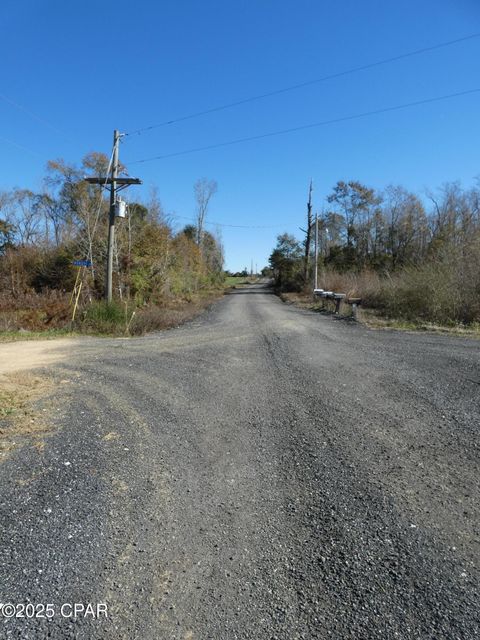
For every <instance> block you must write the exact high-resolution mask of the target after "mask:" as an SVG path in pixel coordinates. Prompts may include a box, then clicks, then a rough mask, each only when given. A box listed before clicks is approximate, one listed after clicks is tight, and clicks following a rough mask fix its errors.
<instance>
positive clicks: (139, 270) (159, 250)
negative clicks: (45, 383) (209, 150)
mask: <svg viewBox="0 0 480 640" xmlns="http://www.w3.org/2000/svg"><path fill="white" fill-rule="evenodd" d="M108 165H109V161H108V158H107V157H106V156H105V155H104V154H102V153H96V152H95V153H90V154H88V155H86V156H85V157H84V158H83V160H82V162H81V164H80V166H75V165H73V164H69V163H66V162H65V161H63V160H55V161H50V162H48V164H47V171H46V175H45V178H44V180H43V184H42V189H41V190H40V191H39V192H34V191H32V190H29V189H24V188H15V189H12V190H9V191H3V192H0V292H1V294H0V310H2V309H3V310H6V309H8V308H12V307H15V306H17V307H20V306H22V305H23V306H25V305H28V304H30V303H31V302H32V300H33V299H34V298H35V299H36V300H38V298H39V296H40V297H41V296H44V297H45V298H52V297H53V298H55V299H57V300H58V299H60V298H62V299H63V298H65V296H66V295H67V294H70V293H71V291H72V289H73V287H74V284H75V281H76V280H77V276H78V269H77V268H76V267H75V266H74V265H73V262H74V260H78V259H85V260H88V261H89V262H90V263H91V267H90V268H88V269H85V270H83V272H82V280H83V289H82V297H81V303H82V304H84V305H85V304H87V303H89V302H92V301H95V300H98V299H100V298H101V297H102V295H103V288H104V277H105V266H106V257H107V228H108V211H109V200H108V197H107V196H108V194H107V193H106V192H105V190H104V189H103V187H102V186H101V185H95V184H89V183H88V182H86V181H85V180H84V179H83V178H84V177H85V176H89V175H91V176H99V175H100V176H101V175H106V172H107V170H108ZM121 170H122V171H124V170H125V168H124V167H121ZM216 190H217V184H216V182H215V181H213V180H208V179H206V178H202V179H199V180H198V181H197V182H196V183H195V185H194V188H193V196H194V201H195V206H196V213H195V222H194V223H193V224H191V225H187V226H186V227H184V228H183V229H181V230H180V231H175V230H174V225H173V221H172V218H171V216H169V215H168V214H166V212H165V211H164V209H163V208H162V205H161V202H160V200H159V198H158V195H157V193H156V191H153V192H152V193H151V196H150V198H149V199H148V200H147V201H146V202H130V203H129V205H128V215H127V217H126V218H125V219H119V220H118V222H117V224H116V237H115V246H114V292H115V296H116V298H117V300H122V301H127V300H128V301H132V303H134V304H135V305H136V306H142V305H148V304H155V305H162V304H165V303H166V302H168V301H171V300H172V299H185V300H188V299H189V298H190V297H191V296H193V295H195V294H196V293H199V292H201V291H204V290H209V289H212V288H214V287H218V286H219V285H220V284H221V283H223V278H224V275H223V247H222V243H221V240H220V238H219V237H218V236H216V235H215V234H212V233H210V232H209V231H207V230H205V217H206V214H207V210H208V206H209V204H210V202H211V199H212V197H213V196H214V194H215V192H216Z"/></svg>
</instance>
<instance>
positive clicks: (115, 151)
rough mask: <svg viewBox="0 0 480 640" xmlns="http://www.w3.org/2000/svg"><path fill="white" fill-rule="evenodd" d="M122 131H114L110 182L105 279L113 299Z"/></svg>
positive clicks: (106, 287) (108, 295)
mask: <svg viewBox="0 0 480 640" xmlns="http://www.w3.org/2000/svg"><path fill="white" fill-rule="evenodd" d="M119 143H120V132H119V131H118V129H115V131H114V132H113V156H112V182H111V184H110V214H109V223H108V252H107V278H106V281H105V299H106V301H107V302H111V301H112V274H113V244H114V242H115V201H116V189H117V178H118V145H119Z"/></svg>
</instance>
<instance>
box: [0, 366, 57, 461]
mask: <svg viewBox="0 0 480 640" xmlns="http://www.w3.org/2000/svg"><path fill="white" fill-rule="evenodd" d="M52 386H53V382H52V381H51V380H50V379H48V378H45V377H40V376H38V375H33V374H31V373H29V372H23V371H22V372H16V373H11V374H7V375H4V376H2V377H1V378H0V461H1V460H4V459H5V458H6V457H7V456H8V454H9V452H11V451H12V450H13V449H15V448H16V447H18V446H21V445H22V444H25V443H27V442H30V443H33V445H34V446H35V447H37V448H38V449H39V450H41V449H43V447H44V437H45V435H46V434H47V433H49V432H50V430H51V428H50V426H49V425H48V422H47V420H46V417H45V416H44V415H43V412H41V411H40V410H39V409H38V407H37V406H36V402H37V401H38V400H39V399H40V398H42V397H44V396H45V395H46V394H48V392H49V391H50V389H51V388H52Z"/></svg>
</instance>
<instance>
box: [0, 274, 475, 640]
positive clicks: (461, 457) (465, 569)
mask: <svg viewBox="0 0 480 640" xmlns="http://www.w3.org/2000/svg"><path fill="white" fill-rule="evenodd" d="M479 348H480V345H479V343H478V342H475V341H473V340H464V339H459V338H447V337H442V336H436V335H421V334H415V335H413V334H406V333H397V332H381V331H370V330H367V329H365V328H364V327H362V326H357V325H353V324H351V323H348V322H344V321H338V320H335V319H333V318H328V317H322V316H320V315H318V314H314V313H312V312H308V311H302V310H299V309H296V308H293V307H290V306H287V305H284V304H283V303H281V302H280V301H279V300H278V299H277V298H276V297H275V296H274V295H272V294H271V292H270V291H269V290H268V289H266V288H263V287H260V286H252V287H250V288H248V289H240V290H236V291H234V292H233V293H232V294H231V295H228V296H226V297H225V298H224V299H223V300H222V301H220V302H219V303H217V304H216V305H215V306H214V307H213V308H212V309H211V310H210V311H209V312H207V313H205V314H204V315H203V316H201V317H200V318H197V319H196V320H195V321H193V322H191V323H189V324H187V325H184V326H183V327H181V328H179V329H175V330H172V331H168V332H164V333H161V334H156V335H151V336H149V337H146V338H142V339H135V340H93V339H92V340H86V341H83V342H82V341H80V342H79V347H78V352H77V353H76V354H73V353H72V355H71V358H70V359H69V361H64V362H63V363H61V364H57V365H55V366H54V367H53V368H51V369H50V371H51V372H52V373H53V375H55V376H56V379H58V380H59V381H60V380H65V379H68V380H70V381H71V383H70V384H61V385H60V384H59V385H58V389H57V399H56V400H55V402H54V403H53V405H52V408H51V412H52V413H53V414H54V416H55V417H54V420H55V424H56V431H55V433H54V434H53V435H51V436H50V437H49V438H48V439H47V440H46V446H45V449H44V451H43V452H42V453H39V452H38V451H37V450H36V449H34V448H33V447H32V448H28V447H24V448H23V449H19V450H17V451H16V452H15V453H14V454H13V455H12V456H11V457H10V458H9V459H8V460H6V461H5V462H4V463H3V464H2V465H1V466H0V475H1V478H0V479H1V485H0V486H1V489H0V493H1V499H0V503H1V504H0V508H1V513H0V526H1V537H2V540H1V549H0V554H1V565H0V567H1V568H0V571H1V581H0V590H1V593H0V602H1V603H7V602H8V603H10V602H26V601H27V600H29V601H31V602H33V603H54V604H55V606H56V607H57V609H56V615H55V616H54V617H53V619H52V620H50V621H46V620H44V619H43V620H41V619H40V620H27V619H5V618H4V619H2V620H1V621H0V637H2V638H22V640H26V639H30V638H31V639H34V640H39V639H43V638H54V639H57V638H58V639H59V640H64V639H66V638H88V639H90V638H92V639H97V638H98V639H100V640H105V639H112V640H113V639H115V640H118V639H124V638H125V639H128V640H133V639H137V638H139V639H142V640H159V639H163V638H165V639H182V640H188V639H199V640H204V639H207V638H214V639H219V640H230V639H234V638H251V639H255V640H261V639H270V638H279V639H285V640H293V639H296V638H307V639H310V638H335V639H340V640H342V639H344V638H352V639H355V640H361V639H364V638H365V639H367V638H388V639H390V638H400V639H411V638H422V639H424V638H431V639H433V638H435V639H436V640H438V639H448V640H454V639H462V640H463V639H473V638H476V637H477V636H478V633H479V599H478V595H479V594H478V586H479V564H480V562H479V537H478V535H479V532H478V524H479V517H478V516H479V500H478V497H479V474H478V442H479V425H480V400H479V397H480V386H479V384H480V358H479ZM46 406H47V407H48V406H49V404H48V402H47V403H46ZM75 602H79V603H87V602H91V603H97V602H100V603H103V602H106V603H107V604H108V616H109V617H108V619H107V620H105V619H103V618H101V619H93V620H92V619H91V618H88V619H84V618H79V619H77V620H72V619H71V618H62V617H61V616H60V615H59V613H58V611H59V607H60V605H61V604H63V603H75Z"/></svg>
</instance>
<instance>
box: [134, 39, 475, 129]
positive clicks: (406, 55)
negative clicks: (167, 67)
mask: <svg viewBox="0 0 480 640" xmlns="http://www.w3.org/2000/svg"><path fill="white" fill-rule="evenodd" d="M478 37H480V33H473V34H471V35H469V36H464V37H462V38H457V39H455V40H448V41H447V42H440V43H439V44H435V45H433V46H431V47H423V48H422V49H415V51H409V52H407V53H401V54H400V55H397V56H392V57H391V58H385V59H384V60H378V61H377V62H371V63H369V64H365V65H361V66H359V67H353V68H352V69H346V70H344V71H339V72H337V73H332V74H329V75H326V76H322V77H320V78H316V79H314V80H307V81H306V82H299V83H297V84H293V85H290V86H288V87H283V88H281V89H275V90H274V91H268V92H267V93H260V94H258V95H255V96H250V97H249V98H243V99H242V100H237V101H235V102H229V103H227V104H223V105H220V106H218V107H212V108H211V109H205V110H204V111H197V112H195V113H191V114H189V115H186V116H181V117H179V118H174V119H172V120H166V121H164V122H160V123H159V124H153V125H151V126H149V127H143V128H142V129H136V130H135V131H130V132H129V133H126V134H125V135H127V136H128V135H130V136H131V135H135V134H141V133H143V132H145V131H151V130H152V129H158V128H160V127H165V126H167V125H170V124H175V123H177V122H183V121H184V120H191V119H192V118H198V117H200V116H204V115H208V114H209V113H216V112H217V111H223V110H225V109H231V108H232V107H238V106H240V105H242V104H247V103H249V102H254V101H256V100H263V99H264V98H269V97H271V96H276V95H280V94H282V93H287V92H288V91H294V90H296V89H302V88H303V87H309V86H311V85H313V84H318V83H320V82H325V81H327V80H334V79H335V78H341V77H343V76H347V75H350V74H353V73H357V72H359V71H366V70H368V69H373V68H375V67H379V66H382V65H385V64H389V63H390V62H397V61H399V60H404V59H406V58H411V57H413V56H418V55H421V54H422V53H428V52H429V51H436V50H437V49H442V48H444V47H450V46H452V45H454V44H458V43H459V42H465V41H467V40H472V39H474V38H478Z"/></svg>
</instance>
